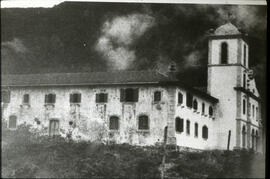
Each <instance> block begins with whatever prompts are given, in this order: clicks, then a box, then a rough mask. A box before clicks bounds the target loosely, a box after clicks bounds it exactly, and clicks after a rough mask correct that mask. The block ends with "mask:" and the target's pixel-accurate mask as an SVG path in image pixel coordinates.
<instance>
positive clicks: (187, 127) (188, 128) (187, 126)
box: [186, 120, 190, 135]
mask: <svg viewBox="0 0 270 179" xmlns="http://www.w3.org/2000/svg"><path fill="white" fill-rule="evenodd" d="M186 131H187V134H188V135H189V134H190V121H189V120H187V125H186Z"/></svg>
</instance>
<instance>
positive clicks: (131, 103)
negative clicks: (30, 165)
mask: <svg viewBox="0 0 270 179" xmlns="http://www.w3.org/2000/svg"><path fill="white" fill-rule="evenodd" d="M246 38H247V37H246V35H244V34H242V33H241V32H240V31H239V30H238V29H237V28H236V27H235V26H234V25H233V24H231V23H230V22H228V23H226V24H224V25H222V26H220V27H218V28H217V29H216V30H215V31H213V32H211V34H210V35H209V43H208V44H209V46H208V77H207V90H201V89H198V88H195V87H192V86H188V85H186V84H184V83H183V82H181V80H179V79H177V78H176V75H175V74H176V71H175V69H174V68H173V66H171V67H169V68H168V72H167V73H160V72H159V71H115V72H91V73H50V74H20V75H16V74H13V75H2V84H1V92H2V93H1V94H2V100H1V105H2V106H1V109H2V120H6V122H7V127H8V128H9V129H10V130H16V128H17V127H18V126H19V125H20V124H30V125H32V128H33V129H36V130H38V131H39V132H40V133H42V134H44V135H50V136H54V135H62V136H69V137H72V138H74V139H78V140H89V141H98V142H104V143H108V142H113V143H128V144H131V145H141V146H142V145H155V144H158V143H161V142H163V140H164V130H165V128H166V130H167V143H168V144H170V145H175V146H179V147H187V148H193V149H201V150H208V149H227V148H229V149H230V150H233V149H252V150H254V151H258V152H260V151H261V150H262V147H261V135H262V132H261V131H262V130H261V103H260V96H259V93H258V91H257V89H256V84H255V80H254V78H253V73H252V70H250V69H249V56H248V54H249V46H248V44H247V40H246ZM205 89H206V88H205Z"/></svg>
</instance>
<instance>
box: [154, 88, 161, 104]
mask: <svg viewBox="0 0 270 179" xmlns="http://www.w3.org/2000/svg"><path fill="white" fill-rule="evenodd" d="M159 101H161V92H160V91H155V93H154V102H159Z"/></svg>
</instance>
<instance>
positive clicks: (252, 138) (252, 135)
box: [251, 129, 255, 150]
mask: <svg viewBox="0 0 270 179" xmlns="http://www.w3.org/2000/svg"><path fill="white" fill-rule="evenodd" d="M254 139H255V131H254V129H252V132H251V149H252V150H254V146H255V145H254V144H255V143H254V142H255V141H254Z"/></svg>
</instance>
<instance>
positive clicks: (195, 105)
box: [193, 99, 198, 110]
mask: <svg viewBox="0 0 270 179" xmlns="http://www.w3.org/2000/svg"><path fill="white" fill-rule="evenodd" d="M193 109H195V110H197V109H198V103H197V100H196V99H195V100H194V101H193Z"/></svg>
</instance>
